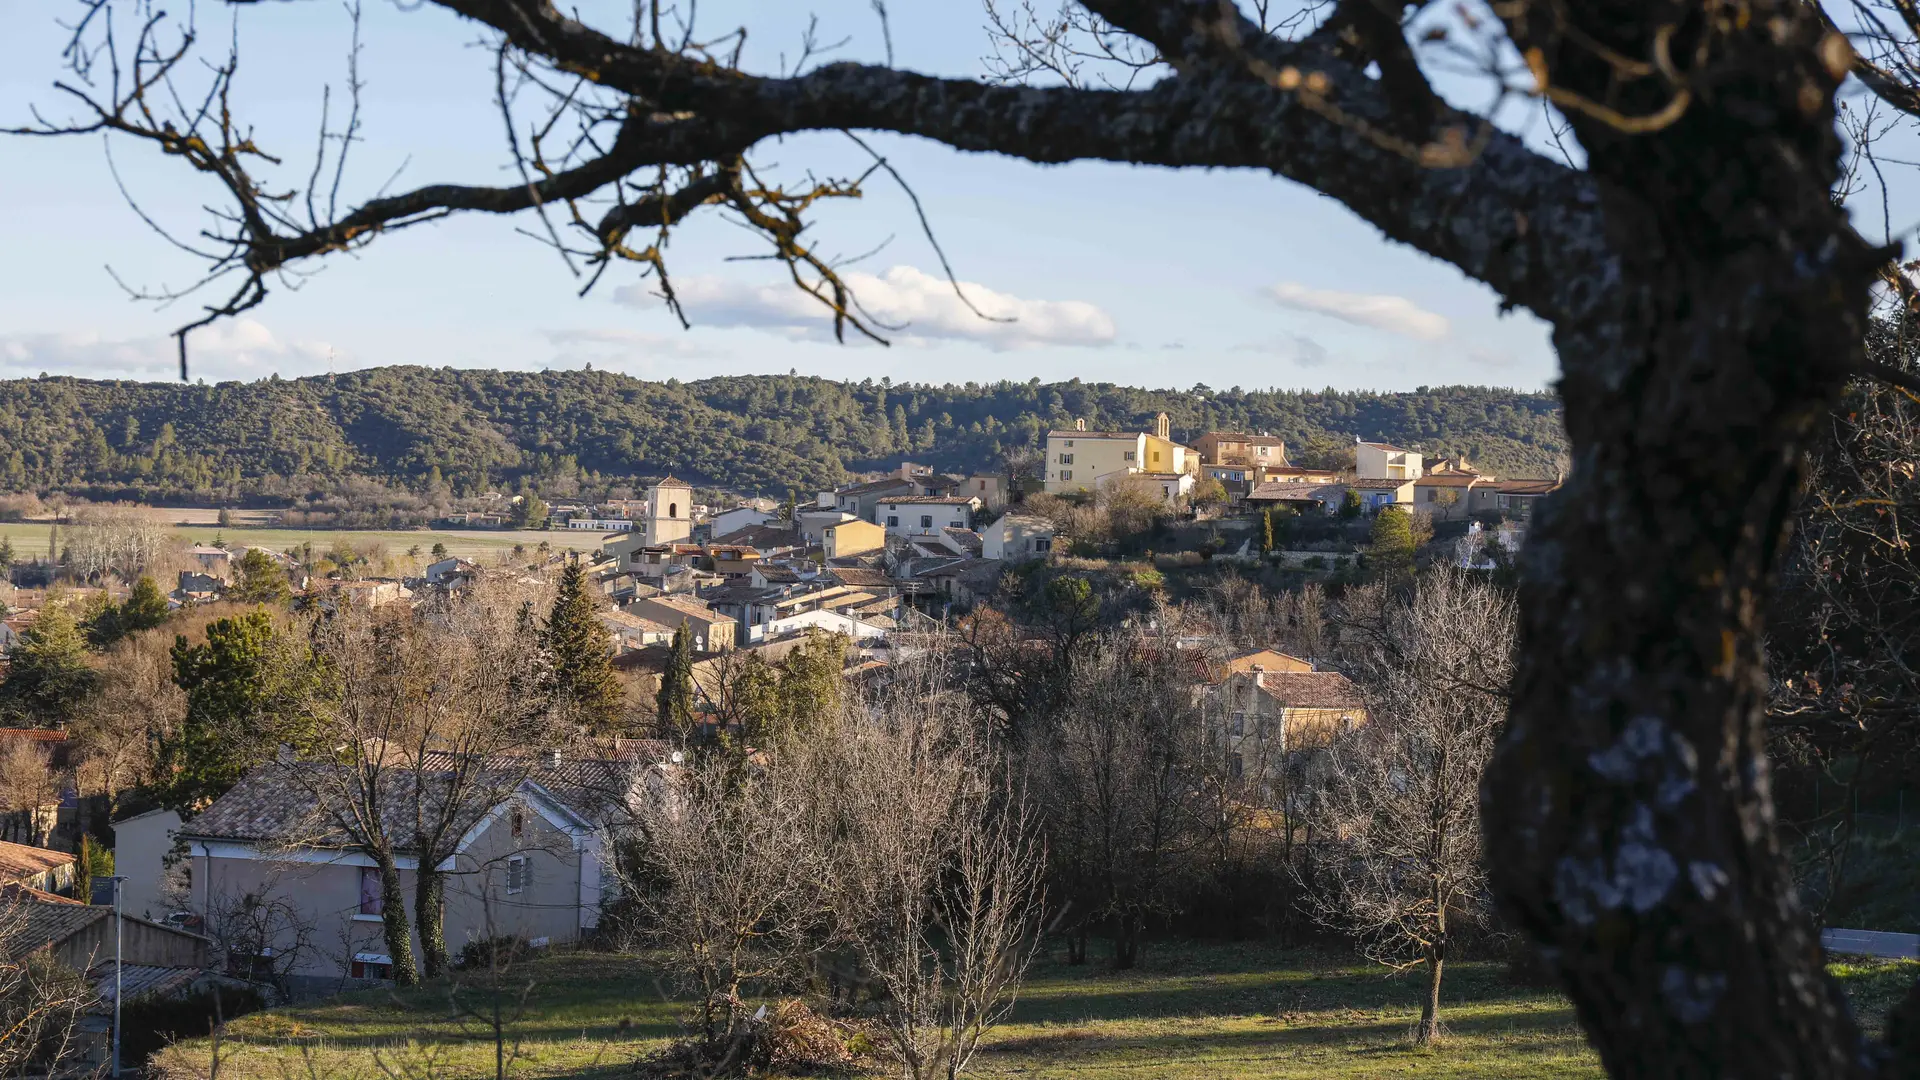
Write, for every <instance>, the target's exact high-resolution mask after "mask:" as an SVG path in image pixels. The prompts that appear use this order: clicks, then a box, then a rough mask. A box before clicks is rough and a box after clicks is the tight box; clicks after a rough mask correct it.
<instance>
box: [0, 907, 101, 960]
mask: <svg viewBox="0 0 1920 1080" xmlns="http://www.w3.org/2000/svg"><path fill="white" fill-rule="evenodd" d="M112 914H113V909H112V908H107V907H93V906H92V905H90V904H48V903H42V902H39V901H36V900H14V901H12V902H10V903H8V904H7V906H6V908H5V910H4V911H0V957H5V958H6V959H7V960H10V961H12V960H19V959H20V958H21V957H23V956H26V955H28V954H29V953H34V952H38V951H40V950H41V949H44V948H46V947H47V946H49V945H52V944H55V943H57V942H61V941H65V940H67V939H68V938H70V937H72V936H73V935H75V934H77V933H79V932H80V931H82V930H85V929H86V928H87V927H89V926H92V925H93V924H94V923H96V922H99V921H100V920H101V919H104V918H107V917H108V916H110V915H112Z"/></svg>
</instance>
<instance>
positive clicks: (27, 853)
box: [0, 840, 74, 883]
mask: <svg viewBox="0 0 1920 1080" xmlns="http://www.w3.org/2000/svg"><path fill="white" fill-rule="evenodd" d="M73 862H74V857H73V856H72V855H69V854H67V853H66V852H64V851H49V850H48V849H46V848H42V847H28V846H27V845H26V844H15V843H10V842H8V841H5V840H0V882H8V883H13V882H20V881H25V880H26V879H28V878H30V877H39V876H40V875H41V874H44V873H46V872H47V871H49V870H57V869H59V868H60V867H62V866H68V865H71V864H72V863H73Z"/></svg>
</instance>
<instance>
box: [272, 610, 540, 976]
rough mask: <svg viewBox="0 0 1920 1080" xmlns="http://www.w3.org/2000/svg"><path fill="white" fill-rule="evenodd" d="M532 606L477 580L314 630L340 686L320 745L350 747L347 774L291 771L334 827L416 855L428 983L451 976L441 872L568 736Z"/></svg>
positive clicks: (322, 719)
mask: <svg viewBox="0 0 1920 1080" xmlns="http://www.w3.org/2000/svg"><path fill="white" fill-rule="evenodd" d="M529 603H530V598H529V597H528V596H527V595H526V588H525V587H524V586H521V585H518V584H516V583H513V582H507V581H502V582H482V583H481V584H480V585H478V586H476V587H475V588H474V589H473V590H471V591H470V592H468V593H467V594H466V595H464V596H462V597H460V598H459V599H457V600H450V601H448V602H444V603H440V604H435V605H432V606H429V607H425V608H422V609H421V610H420V611H418V612H403V613H395V614H394V615H392V616H387V615H384V614H376V613H371V612H368V611H366V610H365V609H361V608H357V607H355V608H347V609H344V610H342V611H340V612H339V613H337V614H335V615H334V616H332V617H331V618H330V619H327V620H326V621H325V623H324V625H323V626H322V627H320V628H319V629H318V631H317V633H316V635H315V641H316V643H317V653H318V656H317V660H318V661H319V667H320V670H321V671H323V672H324V673H326V676H327V677H328V679H329V682H330V683H331V685H328V686H326V687H323V688H322V693H321V695H320V696H321V701H322V705H321V707H320V708H319V710H318V712H317V717H318V720H319V726H318V732H317V734H318V735H319V736H320V737H321V738H323V739H324V740H325V742H324V743H323V744H322V745H339V746H343V747H347V748H348V749H347V750H345V751H343V752H342V754H343V755H344V757H345V758H346V759H347V760H346V762H345V763H344V764H346V765H348V766H349V768H346V769H338V770H319V771H313V770H308V769H305V768H297V769H295V770H294V771H293V772H292V774H291V775H292V777H293V778H294V782H296V783H303V784H306V785H308V786H309V787H311V788H312V789H313V790H314V791H315V793H316V794H317V795H319V796H320V797H321V800H322V804H323V806H324V807H325V808H326V809H327V810H328V820H329V823H330V824H332V825H334V826H336V827H338V828H340V829H341V830H342V831H344V832H346V833H347V834H348V835H350V836H367V837H371V838H374V841H373V842H374V843H376V844H377V845H380V846H382V847H383V848H384V849H385V850H387V851H389V852H390V853H394V854H400V853H404V854H405V855H407V856H408V857H410V858H412V859H413V860H414V861H415V866H416V869H415V870H414V872H413V897H412V900H413V918H414V923H413V928H414V929H415V930H416V931H417V932H418V934H419V938H420V952H421V956H420V960H421V974H422V975H423V976H424V977H426V978H433V977H435V976H438V975H443V974H445V973H446V972H447V971H449V970H450V958H449V955H448V951H447V941H446V931H445V925H444V921H443V918H444V909H445V906H446V887H447V874H448V871H446V870H443V869H441V867H442V866H443V864H445V863H447V862H448V861H449V860H451V859H452V858H453V856H454V855H455V854H456V852H457V850H458V848H459V846H460V843H461V841H462V840H463V839H465V838H466V836H467V833H468V832H469V831H470V830H471V829H472V827H473V825H474V822H475V820H476V818H477V817H478V815H480V814H482V813H485V812H487V811H489V810H491V809H492V808H493V807H496V806H499V805H500V804H501V803H503V802H505V801H507V800H508V799H509V798H511V797H512V796H513V794H514V793H515V792H516V791H517V790H518V789H519V788H520V786H521V784H522V783H523V782H525V781H526V780H527V779H528V777H529V776H531V775H532V774H533V772H534V769H535V768H536V761H537V758H536V755H535V753H534V752H535V751H537V750H540V749H542V748H545V747H552V746H557V745H559V742H560V741H561V740H562V739H563V738H564V737H565V736H566V735H567V734H569V733H568V732H565V731H563V730H562V729H561V727H560V725H558V724H556V723H554V722H553V714H552V713H550V712H549V711H548V709H547V706H546V702H545V699H544V698H543V697H542V696H541V694H540V693H539V687H540V683H541V680H542V678H543V677H544V676H545V675H546V671H545V667H544V665H545V663H546V657H545V655H544V654H543V653H542V650H541V649H540V647H539V644H538V642H537V641H536V640H534V638H533V636H532V635H530V634H527V633H526V632H525V631H524V629H523V628H521V627H519V626H518V625H517V623H518V613H519V612H520V611H521V610H522V609H523V608H524V607H525V606H526V605H527V604H529ZM349 695H360V696H371V697H372V698H374V699H375V700H372V701H354V702H350V701H347V700H345V699H346V697H347V696H349ZM356 748H357V749H356ZM347 773H351V777H350V778H349V777H348V776H347V775H346V774H347ZM380 800H386V802H385V805H384V808H383V809H382V810H381V811H380V812H379V813H377V814H376V812H375V810H374V807H376V806H379V805H381V803H380ZM396 807H397V808H398V809H397V812H396ZM376 861H378V856H376ZM385 873H386V868H385V867H382V875H383V877H382V889H383V891H384V889H385V885H386V882H385V876H384V875H385ZM383 914H384V912H383ZM387 928H388V931H389V933H390V934H391V933H395V932H398V930H399V929H400V928H402V927H400V926H399V924H397V923H396V922H394V921H389V922H388V923H387Z"/></svg>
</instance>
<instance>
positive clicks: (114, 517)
mask: <svg viewBox="0 0 1920 1080" xmlns="http://www.w3.org/2000/svg"><path fill="white" fill-rule="evenodd" d="M170 544H171V538H170V537H169V536H168V530H167V526H166V524H165V523H164V522H161V521H159V520H157V519H155V518H153V517H150V516H149V515H146V514H143V513H141V512H139V511H137V510H131V509H127V508H124V507H88V508H87V509H84V510H81V511H78V512H76V513H74V514H73V516H72V520H71V524H70V525H69V527H68V529H67V531H66V544H65V546H64V547H61V548H54V549H52V550H56V551H63V552H64V553H65V559H64V561H65V563H66V569H67V573H68V574H69V575H71V576H72V577H74V578H75V579H77V580H80V581H104V580H106V579H107V578H109V577H117V578H119V579H120V580H122V581H129V582H130V581H132V580H134V578H136V577H137V576H139V575H141V574H144V573H146V572H148V571H149V570H151V569H153V568H154V566H155V564H156V563H157V562H158V561H159V559H160V556H161V554H162V553H163V552H165V551H166V550H167V548H168V547H169V546H170Z"/></svg>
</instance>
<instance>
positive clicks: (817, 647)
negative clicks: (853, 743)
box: [779, 627, 852, 734]
mask: <svg viewBox="0 0 1920 1080" xmlns="http://www.w3.org/2000/svg"><path fill="white" fill-rule="evenodd" d="M851 644H852V642H851V641H849V640H848V638H847V635H845V634H835V633H828V632H827V631H824V630H821V629H819V628H818V627H811V628H809V629H808V630H807V635H806V639H805V640H804V641H803V642H802V643H801V644H800V645H799V646H798V647H796V648H795V649H793V650H792V651H791V652H789V653H787V655H785V656H783V657H781V658H780V665H779V667H780V721H779V722H780V725H781V727H782V728H783V729H784V732H791V733H796V734H797V733H803V732H807V731H811V730H814V729H816V728H818V727H820V726H821V725H822V724H824V723H826V722H827V720H828V719H830V718H832V717H836V716H838V715H840V706H841V702H842V699H843V697H844V695H845V692H846V677H845V676H844V675H843V674H841V673H842V672H843V671H845V670H846V666H847V649H848V648H849V647H850V646H851ZM784 732H783V733H784Z"/></svg>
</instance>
